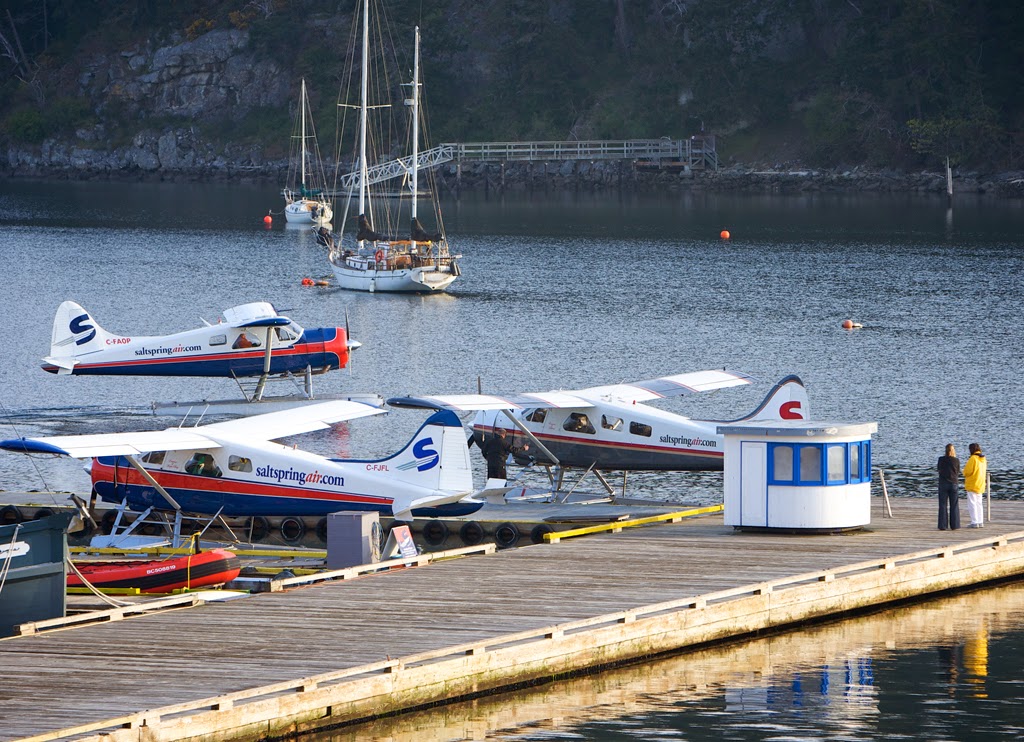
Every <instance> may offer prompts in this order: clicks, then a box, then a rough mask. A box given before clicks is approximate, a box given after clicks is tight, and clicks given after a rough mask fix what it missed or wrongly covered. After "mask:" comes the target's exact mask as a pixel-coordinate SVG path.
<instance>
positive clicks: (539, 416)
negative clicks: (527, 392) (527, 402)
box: [526, 408, 548, 423]
mask: <svg viewBox="0 0 1024 742" xmlns="http://www.w3.org/2000/svg"><path fill="white" fill-rule="evenodd" d="M547 416H548V411H547V410H545V409H543V408H541V409H537V410H530V411H529V412H527V413H526V419H527V420H529V421H530V422H531V423H542V422H544V418H546V417H547Z"/></svg>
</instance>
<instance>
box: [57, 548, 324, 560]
mask: <svg viewBox="0 0 1024 742" xmlns="http://www.w3.org/2000/svg"><path fill="white" fill-rule="evenodd" d="M217 548H226V549H227V550H228V551H231V552H233V553H234V554H236V555H237V556H240V557H277V558H279V559H326V558H327V550H326V549H304V550H302V551H299V550H296V549H232V548H230V547H217ZM68 549H69V550H70V551H71V553H72V554H100V555H109V556H134V555H137V554H144V555H146V556H185V555H188V554H192V553H193V552H192V549H190V548H189V547H187V546H183V547H178V548H171V547H170V546H140V547H125V548H114V547H110V546H106V547H102V548H93V547H91V546H69V547H68ZM209 550H210V549H204V551H209Z"/></svg>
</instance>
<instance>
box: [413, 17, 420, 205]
mask: <svg viewBox="0 0 1024 742" xmlns="http://www.w3.org/2000/svg"><path fill="white" fill-rule="evenodd" d="M414 54H415V57H414V61H413V65H412V218H413V219H415V218H416V200H417V196H418V195H419V192H420V190H419V174H420V168H419V159H420V27H419V26H416V44H415V46H414Z"/></svg>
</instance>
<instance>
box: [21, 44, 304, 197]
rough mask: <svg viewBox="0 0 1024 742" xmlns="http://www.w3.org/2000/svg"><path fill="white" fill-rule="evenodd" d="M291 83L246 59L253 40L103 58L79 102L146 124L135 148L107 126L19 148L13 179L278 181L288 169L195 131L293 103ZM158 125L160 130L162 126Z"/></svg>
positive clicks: (85, 78) (80, 81)
mask: <svg viewBox="0 0 1024 742" xmlns="http://www.w3.org/2000/svg"><path fill="white" fill-rule="evenodd" d="M288 91H289V80H288V79H287V78H286V76H285V75H284V73H283V72H282V70H281V69H280V68H279V67H278V66H277V65H276V64H274V63H273V62H271V61H267V60H264V59H260V58H257V57H256V55H255V54H253V53H252V52H251V51H250V50H249V49H248V34H247V32H245V31H241V30H236V29H232V30H225V31H220V30H215V31H211V32H209V33H206V34H204V35H202V36H200V37H198V38H197V39H195V40H193V41H179V42H177V43H174V44H173V45H171V46H165V47H160V48H155V49H149V48H136V49H131V50H126V51H123V52H122V53H121V54H119V55H116V56H111V55H96V56H94V57H93V58H91V59H90V60H89V61H88V62H87V63H86V65H85V66H84V67H83V69H82V70H81V71H80V73H79V75H78V78H77V91H76V94H77V96H78V97H84V98H86V99H87V100H90V101H95V102H96V107H97V112H98V113H102V112H103V111H104V110H109V109H116V110H117V111H118V112H119V115H118V117H117V118H119V119H127V120H133V121H139V122H140V125H139V129H138V130H137V131H136V132H135V133H134V135H133V136H132V137H131V142H130V143H127V144H121V145H114V144H112V143H111V142H110V136H109V132H108V131H107V130H106V128H105V127H104V126H102V125H97V126H95V127H92V128H89V129H79V130H78V131H77V132H76V133H75V139H74V141H57V140H53V139H50V140H47V141H45V142H44V143H43V144H42V145H41V146H39V147H26V146H12V147H10V148H9V149H8V151H7V153H6V157H5V158H4V160H5V161H6V169H7V170H8V173H9V174H12V175H50V176H53V175H57V176H61V175H63V176H65V177H111V176H115V175H116V176H117V177H138V176H146V175H149V176H153V175H160V176H162V177H176V176H181V177H221V176H228V175H230V174H232V173H235V172H249V171H266V174H267V175H275V176H276V175H278V174H279V171H280V170H281V169H282V168H286V166H287V163H285V162H278V163H266V162H264V160H263V157H262V152H261V148H259V147H256V148H253V147H239V146H234V147H232V146H228V147H225V148H223V149H218V148H216V147H214V146H213V145H212V144H210V143H209V142H206V141H204V140H203V139H202V137H201V135H200V134H199V132H198V130H197V128H196V127H195V126H193V125H192V124H193V122H196V121H199V120H205V121H232V120H238V119H239V118H241V117H242V116H244V115H245V114H247V113H249V112H250V111H251V110H252V109H254V108H259V107H263V106H272V107H280V106H283V105H285V104H286V103H287V102H288ZM155 122H160V124H159V125H157V124H156V123H155Z"/></svg>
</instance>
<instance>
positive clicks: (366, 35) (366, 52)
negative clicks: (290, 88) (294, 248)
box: [359, 0, 370, 214]
mask: <svg viewBox="0 0 1024 742" xmlns="http://www.w3.org/2000/svg"><path fill="white" fill-rule="evenodd" d="M369 47H370V0H363V60H362V64H363V75H362V80H361V81H360V85H359V213H360V214H366V187H367V180H369V172H368V168H367V166H366V107H367V97H368V90H369V83H368V81H367V79H366V78H367V77H368V76H369V68H370V48H369Z"/></svg>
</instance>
